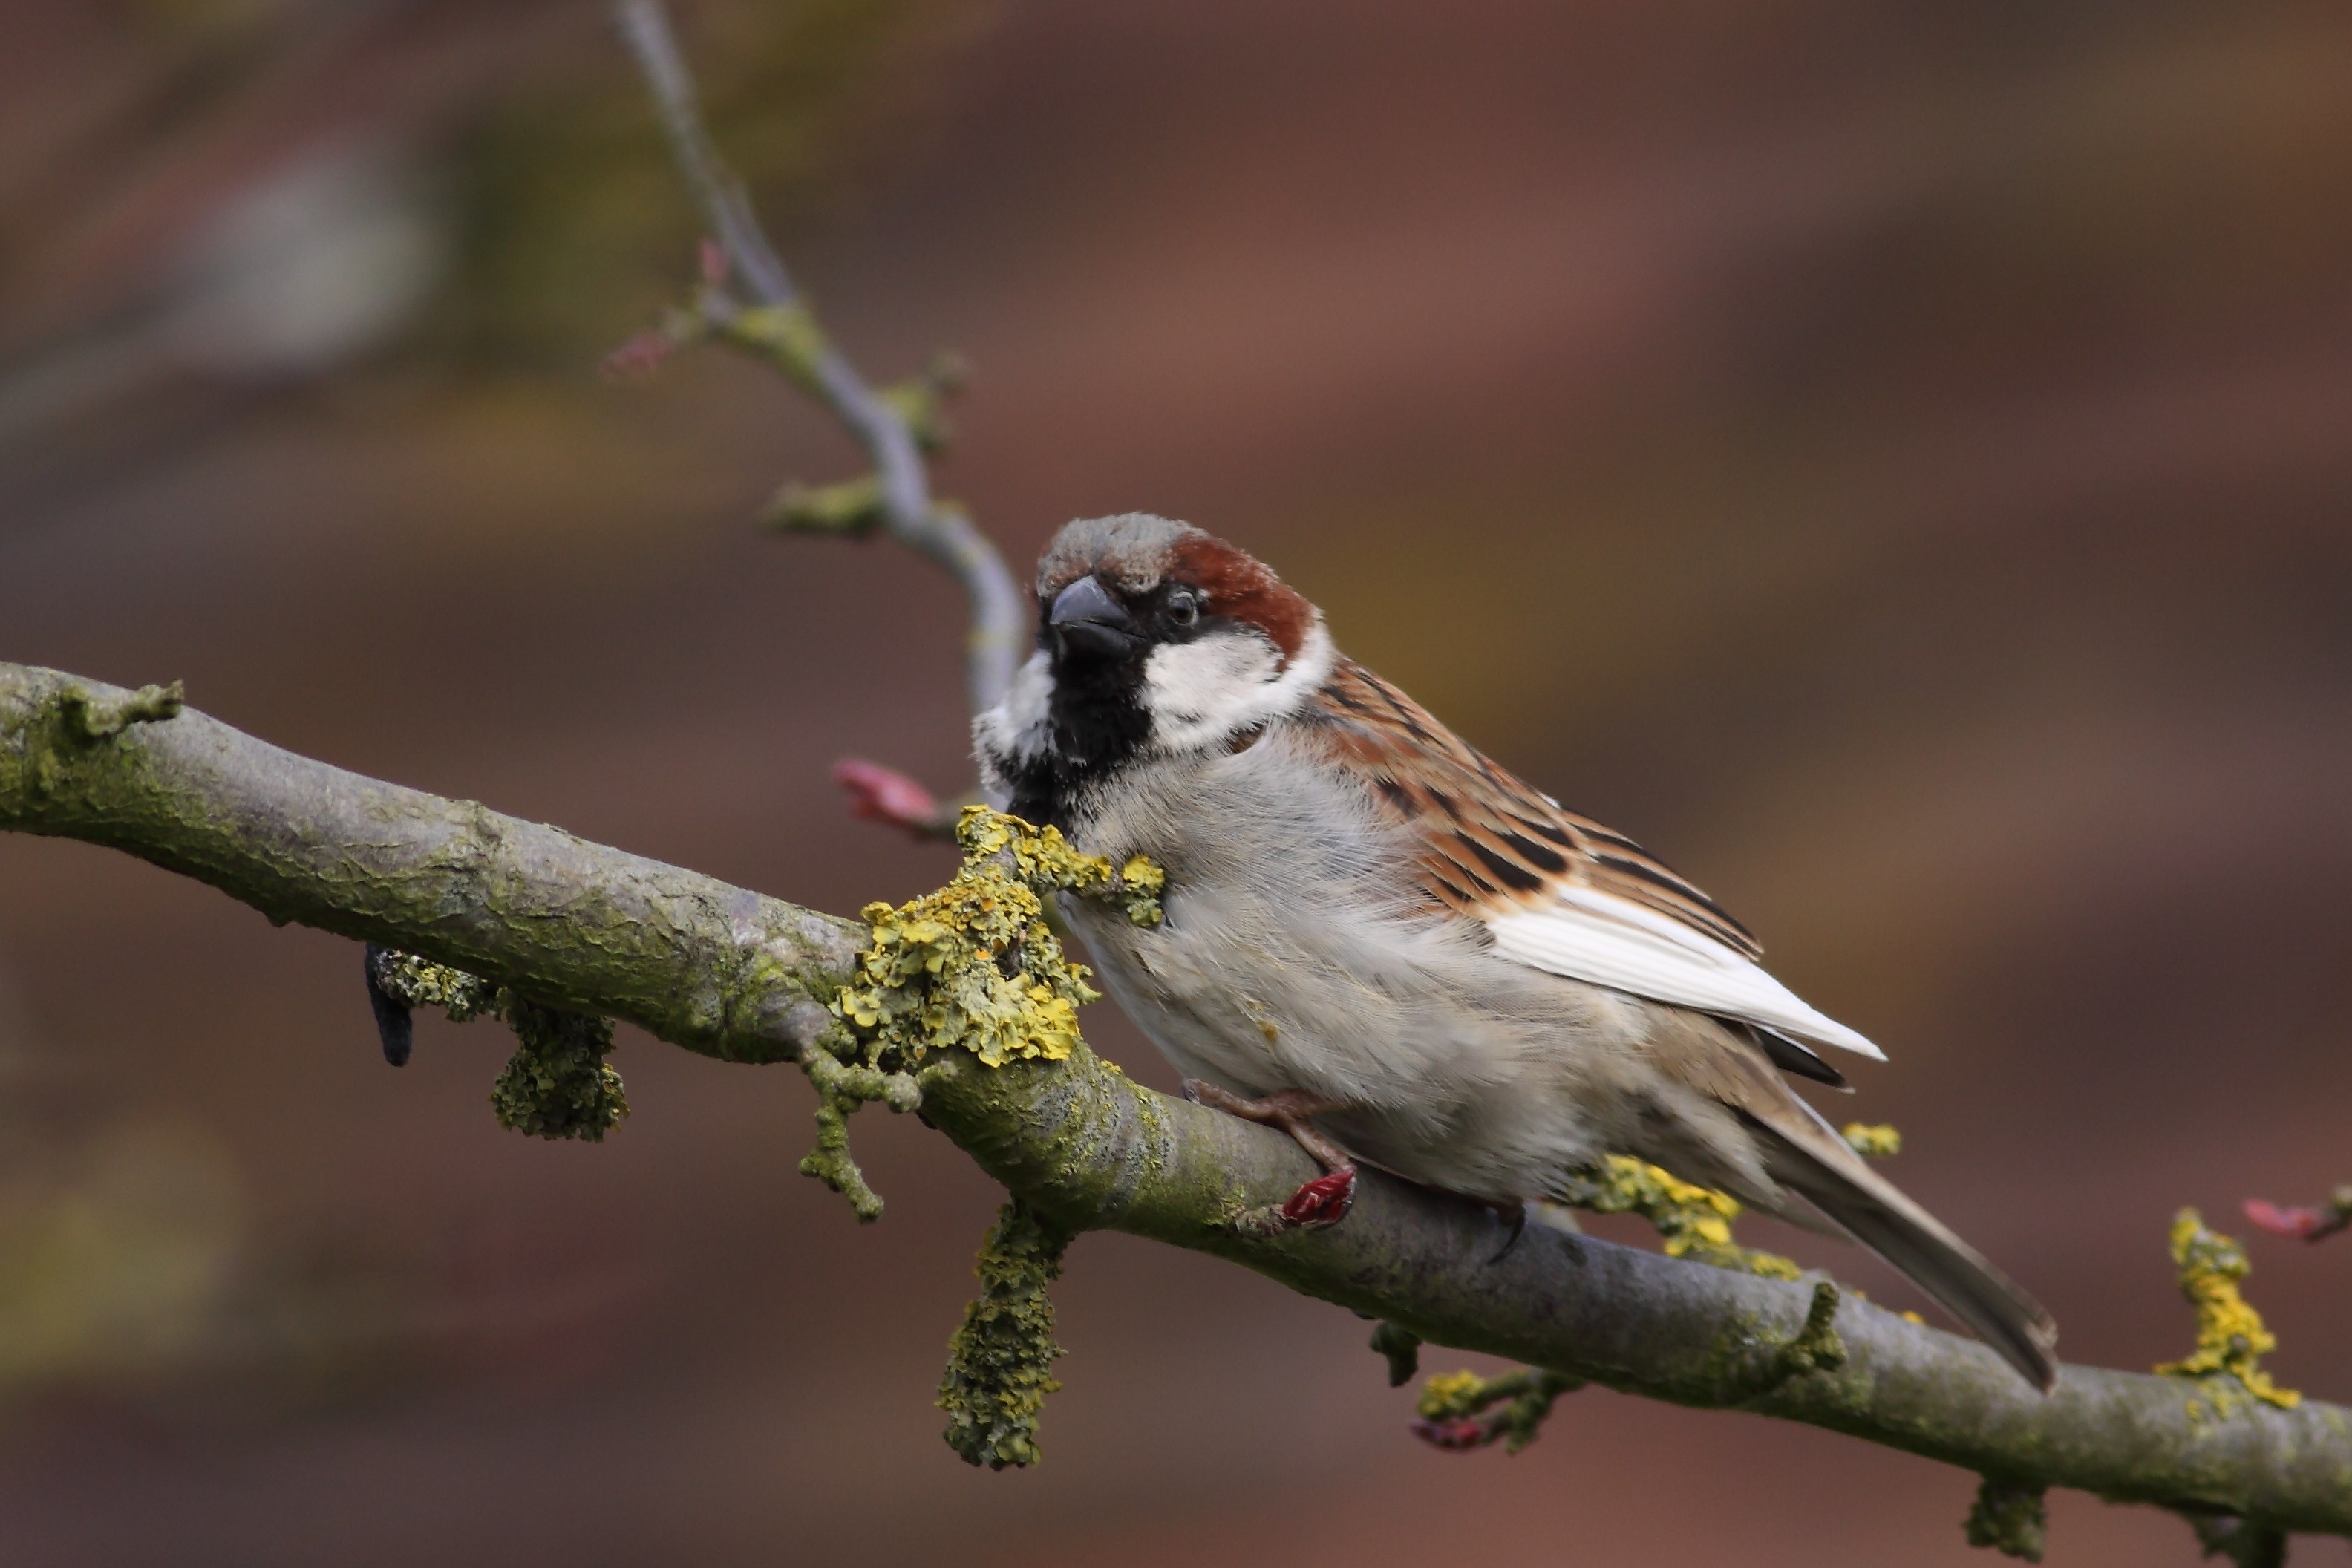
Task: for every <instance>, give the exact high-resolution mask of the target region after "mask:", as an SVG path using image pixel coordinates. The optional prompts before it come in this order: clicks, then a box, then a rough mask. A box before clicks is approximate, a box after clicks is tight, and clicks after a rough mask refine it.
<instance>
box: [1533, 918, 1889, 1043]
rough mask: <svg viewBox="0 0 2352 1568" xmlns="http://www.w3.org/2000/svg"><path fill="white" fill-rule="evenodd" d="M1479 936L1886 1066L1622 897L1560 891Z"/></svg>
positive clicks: (1819, 1018)
mask: <svg viewBox="0 0 2352 1568" xmlns="http://www.w3.org/2000/svg"><path fill="white" fill-rule="evenodd" d="M1486 929H1487V930H1488V931H1491V932H1493V933H1494V937H1495V946H1496V949H1497V950H1498V951H1499V952H1502V954H1503V955H1504V956H1505V957H1507V958H1514V959H1517V960H1518V962H1520V963H1526V964H1531V965H1533V966H1534V967H1535V968H1538V969H1541V970H1544V971H1546V972H1548V973H1553V974H1564V975H1567V976H1568V977H1569V978H1570V979H1572V980H1589V981H1591V983H1592V984H1595V985H1606V986H1609V987H1610V988H1612V990H1617V991H1629V992H1631V993H1633V994H1634V995H1636V996H1646V997H1648V998H1650V999H1651V1000H1652V1001H1654V1002H1671V1003H1673V1004H1674V1005H1675V1006H1677V1007H1692V1008H1696V1009H1697V1010H1698V1011H1700V1012H1704V1013H1715V1014H1719V1015H1721V1016H1724V1017H1727V1018H1737V1019H1739V1020H1740V1021H1742V1022H1743V1023H1749V1024H1761V1025H1763V1026H1766V1027H1768V1028H1773V1029H1778V1030H1780V1032H1781V1033H1783V1034H1786V1035H1792V1036H1794V1037H1797V1038H1798V1039H1800V1040H1803V1041H1804V1042H1806V1043H1807V1044H1808V1045H1815V1046H1834V1047H1837V1048H1838V1049H1840V1050H1847V1051H1855V1052H1859V1053H1860V1054H1861V1055H1863V1056H1865V1057H1873V1058H1877V1059H1878V1060H1880V1061H1884V1060H1885V1059H1886V1053H1885V1052H1884V1051H1882V1050H1880V1049H1879V1048H1878V1047H1876V1046H1874V1045H1872V1044H1871V1043H1870V1041H1869V1040H1867V1039H1865V1038H1864V1037H1863V1036H1861V1035H1860V1034H1858V1033H1856V1032H1855V1031H1854V1030H1852V1029H1849V1028H1847V1027H1846V1026H1844V1025H1843V1024H1841V1023H1839V1022H1838V1021H1837V1020H1836V1019H1834V1018H1832V1017H1830V1016H1828V1015H1826V1014H1824V1013H1822V1012H1819V1011H1817V1010H1816V1009H1814V1008H1812V1007H1810V1006H1807V1005H1805V1003H1804V1002H1803V1001H1802V1000H1801V998H1799V997H1798V995H1797V994H1796V993H1794V992H1792V991H1790V989H1789V988H1788V987H1787V986H1785V985H1783V984H1780V982H1779V981H1777V980H1775V979H1773V978H1772V977H1771V976H1770V975H1769V974H1767V973H1764V971H1763V969H1762V968H1761V967H1760V966H1759V965H1758V964H1757V963H1754V962H1753V961H1751V960H1749V959H1748V958H1745V957H1742V956H1741V955H1740V954H1738V953H1737V952H1733V951H1732V950H1731V949H1729V948H1727V947H1726V946H1724V945H1723V944H1722V943H1720V942H1715V941H1713V940H1712V939H1710V938H1708V937H1707V936H1706V935H1704V934H1703V933H1701V932H1699V931H1695V930H1693V929H1692V928H1690V927H1689V926H1686V925H1684V924H1683V923H1682V922H1681V921H1674V920H1669V919H1667V918H1666V917H1665V916H1664V915H1661V914H1658V913H1656V912H1654V910H1645V909H1643V908H1642V906H1641V905H1639V904H1636V903H1634V902H1633V901H1632V900H1627V899H1621V898H1618V897H1616V896H1614V895H1612V894H1609V893H1603V892H1600V891H1597V890H1595V889H1591V888H1580V887H1569V888H1563V889H1560V893H1559V902H1558V903H1556V904H1553V905H1550V906H1549V907H1546V908H1540V909H1532V910H1513V911H1512V912H1510V913H1508V914H1498V915H1492V916H1489V917H1488V918H1487V921H1486Z"/></svg>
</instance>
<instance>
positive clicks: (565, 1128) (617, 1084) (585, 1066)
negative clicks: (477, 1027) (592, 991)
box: [490, 996, 629, 1143]
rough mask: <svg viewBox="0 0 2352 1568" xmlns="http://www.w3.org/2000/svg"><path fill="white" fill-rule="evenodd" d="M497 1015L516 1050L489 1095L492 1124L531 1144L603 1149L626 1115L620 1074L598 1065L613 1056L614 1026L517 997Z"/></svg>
mask: <svg viewBox="0 0 2352 1568" xmlns="http://www.w3.org/2000/svg"><path fill="white" fill-rule="evenodd" d="M500 1011H501V1013H502V1014H503V1015H504V1016H505V1018H506V1021H507V1025H508V1026H509V1028H511V1029H513V1030H514V1032H515V1040H516V1042H517V1043H516V1047H515V1054H514V1055H513V1056H511V1057H509V1058H507V1065H506V1070H505V1071H504V1072H501V1073H500V1074H499V1081H498V1082H497V1083H496V1084H494V1085H492V1086H491V1089H490V1109H491V1110H493V1111H494V1112H496V1113H497V1115H498V1119H499V1126H501V1127H509V1128H512V1129H513V1130H514V1131H517V1132H528V1133H530V1135H531V1136H532V1137H534V1138H577V1139H581V1140H583V1141H584V1142H590V1143H601V1142H604V1134H605V1133H607V1132H609V1131H612V1130H613V1129H614V1127H617V1126H619V1125H620V1122H621V1119H622V1118H623V1117H625V1116H626V1115H628V1113H629V1099H628V1096H627V1095H626V1094H625V1093H624V1092H623V1091H622V1089H621V1075H620V1074H619V1073H618V1072H616V1071H614V1068H613V1066H612V1064H611V1063H609V1062H607V1061H606V1060H605V1059H604V1058H605V1057H607V1056H609V1055H610V1054H611V1053H612V1049H613V1020H612V1019H610V1018H599V1017H595V1016H592V1015H589V1014H586V1013H566V1012H562V1011H561V1010H559V1009H557V1008H553V1007H542V1006H541V1005H539V1004H538V1003H536V1002H530V1001H525V1000H524V999H523V998H521V997H520V996H509V998H508V999H507V1001H506V1003H505V1005H504V1006H503V1007H501V1009H500Z"/></svg>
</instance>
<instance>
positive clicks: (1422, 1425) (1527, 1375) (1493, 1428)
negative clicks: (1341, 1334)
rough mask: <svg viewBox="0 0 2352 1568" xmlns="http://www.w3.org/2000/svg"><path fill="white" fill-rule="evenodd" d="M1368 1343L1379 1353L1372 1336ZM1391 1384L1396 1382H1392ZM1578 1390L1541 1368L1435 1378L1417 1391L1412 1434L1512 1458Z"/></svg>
mask: <svg viewBox="0 0 2352 1568" xmlns="http://www.w3.org/2000/svg"><path fill="white" fill-rule="evenodd" d="M1372 1343H1373V1346H1374V1347H1375V1348H1379V1346H1380V1343H1381V1342H1380V1339H1379V1338H1378V1336H1375V1337H1374V1339H1373V1341H1372ZM1414 1343H1415V1344H1418V1342H1417V1341H1416V1342H1414ZM1393 1365H1394V1363H1393V1360H1392V1361H1391V1366H1392V1367H1393ZM1407 1375H1408V1376H1409V1375H1411V1374H1410V1373H1407ZM1395 1381H1401V1380H1397V1379H1394V1378H1393V1377H1392V1378H1391V1382H1395ZM1583 1386H1584V1384H1583V1383H1582V1382H1581V1381H1580V1380H1579V1379H1576V1378H1573V1377H1570V1376H1568V1375H1567V1374H1565V1373H1557V1372H1547V1371H1545V1370H1544V1369H1543V1368H1541V1367H1524V1368H1522V1369H1520V1370H1519V1371H1517V1372H1507V1373H1503V1375H1501V1376H1500V1377H1481V1376H1479V1375H1478V1374H1477V1373H1475V1372H1441V1373H1435V1374H1434V1375H1433V1376H1432V1377H1431V1378H1430V1379H1429V1381H1427V1382H1426V1383H1424V1384H1422V1385H1421V1398H1420V1400H1419V1402H1418V1403H1417V1405H1416V1406H1415V1409H1416V1411H1417V1413H1418V1414H1419V1415H1420V1417H1421V1419H1420V1420H1419V1421H1417V1422H1415V1423H1414V1424H1413V1430H1414V1432H1415V1433H1417V1434H1418V1435H1419V1436H1421V1438H1422V1439H1423V1441H1424V1442H1428V1443H1433V1444H1435V1445H1436V1446H1437V1447H1441V1448H1483V1447H1486V1445H1487V1444H1489V1443H1495V1442H1500V1443H1501V1444H1502V1445H1503V1448H1504V1451H1505V1452H1507V1453H1512V1454H1516V1453H1517V1452H1518V1451H1519V1450H1520V1449H1522V1448H1524V1447H1527V1446H1528V1444H1530V1443H1532V1442H1534V1441H1535V1440H1536V1436H1537V1435H1538V1433H1539V1432H1541V1431H1542V1429H1543V1423H1544V1418H1545V1417H1546V1416H1548V1415H1550V1414H1551V1407H1552V1404H1553V1402H1554V1401H1556V1400H1557V1399H1559V1396H1560V1395H1561V1394H1567V1393H1570V1392H1571V1391H1573V1390H1575V1389H1579V1388H1581V1387H1583ZM1497 1406H1500V1408H1496V1407H1497Z"/></svg>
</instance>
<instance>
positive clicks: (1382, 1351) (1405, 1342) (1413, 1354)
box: [1372, 1323, 1421, 1388]
mask: <svg viewBox="0 0 2352 1568" xmlns="http://www.w3.org/2000/svg"><path fill="white" fill-rule="evenodd" d="M1372 1350H1373V1352H1374V1353H1375V1354H1378V1355H1381V1356H1385V1357H1387V1358H1388V1363H1389V1386H1390V1387H1391V1388H1402V1387H1403V1386H1404V1385H1405V1384H1408V1383H1411V1382H1412V1379H1413V1374H1414V1373H1418V1372H1419V1371H1420V1370H1421V1336H1420V1335H1419V1334H1416V1333H1414V1332H1413V1331H1412V1330H1411V1329H1401V1328H1399V1327H1397V1325H1396V1324H1394V1323H1382V1324H1381V1325H1380V1326H1379V1327H1378V1328H1376V1329H1374V1330H1373V1331H1372Z"/></svg>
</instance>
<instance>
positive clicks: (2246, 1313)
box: [2156, 1209, 2303, 1417]
mask: <svg viewBox="0 0 2352 1568" xmlns="http://www.w3.org/2000/svg"><path fill="white" fill-rule="evenodd" d="M2172 1261H2173V1262H2174V1263H2176V1264H2178V1265H2179V1268H2180V1293H2181V1294H2182V1295H2184V1296H2186V1297H2188V1298H2189V1304H2190V1305H2191V1306H2193V1307H2195V1308H2196V1309H2197V1350H2196V1352H2195V1353H2194V1354H2192V1355H2190V1356H2188V1357H2187V1358H2185V1359H2183V1360H2180V1361H2171V1362H2165V1363H2161V1364H2160V1365H2158V1367H2157V1369H2156V1370H2157V1371H2158V1372H2160V1373H2166V1374H2168V1375H2169V1376H2172V1377H2189V1378H2197V1379H2200V1380H2202V1381H2203V1382H2204V1383H2205V1384H2206V1385H2207V1387H2208V1388H2209V1389H2210V1392H2211V1394H2212V1405H2213V1413H2214V1414H2215V1415H2220V1416H2224V1417H2226V1416H2227V1415H2229V1414H2230V1411H2231V1407H2232V1406H2233V1405H2235V1404H2236V1403H2237V1401H2236V1400H2235V1399H2234V1398H2233V1397H2232V1395H2231V1393H2230V1391H2229V1384H2228V1383H2225V1382H2224V1381H2223V1380H2224V1379H2228V1380H2231V1381H2234V1382H2235V1384H2237V1385H2238V1386H2239V1387H2241V1388H2242V1389H2244V1390H2245V1392H2246V1393H2247V1394H2252V1396H2253V1397H2254V1398H2256V1399H2259V1400H2262V1401H2263V1402H2264V1403H2266V1404H2270V1405H2276V1406H2278V1407H2279V1408H2280V1409H2281V1410H2292V1409H2294V1407H2295V1406H2296V1405H2299V1404H2301V1403H2302V1402H2303V1395H2302V1394H2298V1393H2296V1392H2295V1391H2294V1389H2292V1388H2281V1387H2279V1386H2278V1385H2277V1384H2274V1383H2273V1382H2272V1381H2271V1375H2270V1373H2266V1372H2264V1371H2263V1369H2262V1366H2261V1364H2260V1363H2261V1360H2262V1358H2263V1356H2265V1355H2268V1354H2269V1353H2270V1352H2273V1351H2274V1350H2276V1349H2278V1336H2277V1335H2275V1334H2273V1333H2272V1332H2271V1331H2270V1330H2268V1329H2267V1328H2265V1327H2263V1317H2262V1314H2261V1313H2260V1312H2257V1311H2255V1310H2254V1309H2253V1306H2252V1303H2250V1302H2248V1301H2247V1300H2246V1299H2245V1297H2244V1296H2243V1295H2242V1294H2241V1293H2240V1291H2239V1289H2238V1281H2239V1280H2241V1279H2244V1278H2245V1277H2246V1276H2247V1274H2248V1273H2249V1272H2251V1271H2252V1268H2253V1265H2252V1264H2251V1263H2249V1262H2248V1261H2247V1259H2246V1254H2245V1249H2244V1248H2243V1247H2240V1246H2239V1245H2238V1244H2237V1243H2236V1242H2235V1241H2233V1240H2231V1238H2230V1237H2226V1236H2223V1235H2221V1233H2220V1232H2219V1231H2212V1230H2208V1229H2206V1228H2205V1222H2204V1220H2203V1218H2202V1217H2201V1216H2200V1215H2199V1214H2198V1212H2197V1211H2196V1210H2195V1209H2182V1210H2181V1211H2180V1213H2179V1215H2177V1216H2175V1217H2174V1219H2173V1222H2172Z"/></svg>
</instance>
